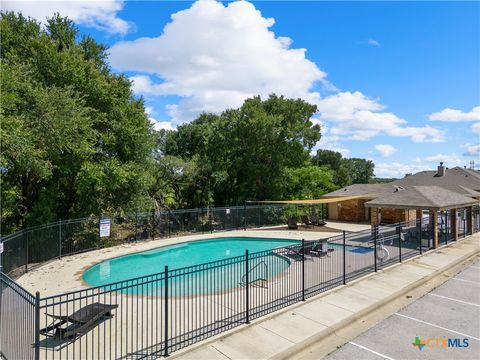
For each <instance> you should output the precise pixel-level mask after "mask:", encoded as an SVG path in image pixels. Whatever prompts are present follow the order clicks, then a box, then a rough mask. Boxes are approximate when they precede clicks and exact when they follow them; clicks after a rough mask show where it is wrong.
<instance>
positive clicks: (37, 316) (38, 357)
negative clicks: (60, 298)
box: [34, 291, 40, 360]
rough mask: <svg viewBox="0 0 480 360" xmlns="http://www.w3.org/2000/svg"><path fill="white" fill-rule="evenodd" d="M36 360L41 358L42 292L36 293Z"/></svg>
mask: <svg viewBox="0 0 480 360" xmlns="http://www.w3.org/2000/svg"><path fill="white" fill-rule="evenodd" d="M34 332H35V360H39V359H40V293H39V292H38V291H37V292H36V293H35V329H34Z"/></svg>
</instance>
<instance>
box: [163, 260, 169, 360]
mask: <svg viewBox="0 0 480 360" xmlns="http://www.w3.org/2000/svg"><path fill="white" fill-rule="evenodd" d="M164 308H165V329H164V330H165V338H164V344H165V348H164V352H163V356H165V357H166V356H168V266H165V304H164Z"/></svg>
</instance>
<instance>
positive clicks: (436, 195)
mask: <svg viewBox="0 0 480 360" xmlns="http://www.w3.org/2000/svg"><path fill="white" fill-rule="evenodd" d="M474 204H478V200H474V199H473V198H472V197H470V196H466V195H462V194H459V193H457V192H454V191H451V190H448V189H446V188H443V187H440V186H411V187H408V188H405V189H403V190H398V191H397V192H395V193H393V194H388V195H385V196H381V197H378V198H376V199H374V200H371V201H368V202H366V203H365V206H366V207H378V208H396V209H402V208H418V209H451V208H458V207H463V206H469V205H474Z"/></svg>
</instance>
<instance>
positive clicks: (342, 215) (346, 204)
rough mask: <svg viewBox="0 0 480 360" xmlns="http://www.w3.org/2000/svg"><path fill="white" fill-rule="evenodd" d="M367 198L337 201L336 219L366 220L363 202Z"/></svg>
mask: <svg viewBox="0 0 480 360" xmlns="http://www.w3.org/2000/svg"><path fill="white" fill-rule="evenodd" d="M366 201H367V200H363V199H362V200H356V199H355V200H347V201H342V202H339V203H337V204H338V205H337V211H338V220H340V221H353V222H362V221H366V220H367V217H366V216H365V206H364V204H365V202H366Z"/></svg>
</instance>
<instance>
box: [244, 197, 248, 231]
mask: <svg viewBox="0 0 480 360" xmlns="http://www.w3.org/2000/svg"><path fill="white" fill-rule="evenodd" d="M243 230H247V202H246V201H244V202H243Z"/></svg>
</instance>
